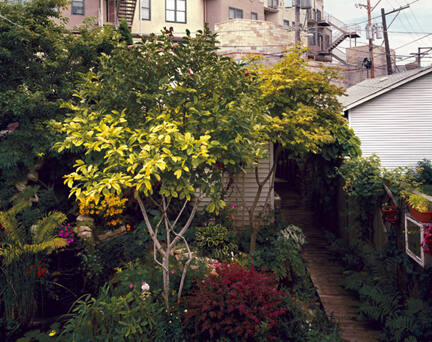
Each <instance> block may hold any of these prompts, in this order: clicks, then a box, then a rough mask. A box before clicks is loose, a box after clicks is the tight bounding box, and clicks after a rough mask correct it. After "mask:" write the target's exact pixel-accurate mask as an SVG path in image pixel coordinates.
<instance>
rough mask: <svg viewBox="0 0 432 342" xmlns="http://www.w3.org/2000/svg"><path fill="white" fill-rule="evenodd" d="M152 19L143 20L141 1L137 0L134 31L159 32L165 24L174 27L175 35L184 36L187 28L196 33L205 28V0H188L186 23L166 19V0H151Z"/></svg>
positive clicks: (138, 32) (140, 32) (144, 32)
mask: <svg viewBox="0 0 432 342" xmlns="http://www.w3.org/2000/svg"><path fill="white" fill-rule="evenodd" d="M150 6H151V17H150V18H151V20H141V19H140V18H141V1H140V0H137V4H136V8H135V16H134V20H133V24H132V33H137V34H145V35H147V34H151V33H155V34H159V33H160V31H161V30H162V29H163V27H164V26H166V27H167V28H169V27H173V29H174V35H175V36H180V37H181V36H184V35H185V33H186V29H188V30H189V31H191V33H196V31H198V30H202V29H203V28H204V0H187V1H186V23H185V24H183V23H173V22H167V21H166V20H165V0H151V5H150Z"/></svg>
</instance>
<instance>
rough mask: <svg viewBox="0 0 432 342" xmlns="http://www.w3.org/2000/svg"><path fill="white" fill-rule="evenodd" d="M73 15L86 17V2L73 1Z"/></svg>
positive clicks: (81, 0) (80, 0) (82, 0)
mask: <svg viewBox="0 0 432 342" xmlns="http://www.w3.org/2000/svg"><path fill="white" fill-rule="evenodd" d="M72 14H73V15H84V0H72Z"/></svg>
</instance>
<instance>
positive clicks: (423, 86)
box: [341, 67, 432, 168]
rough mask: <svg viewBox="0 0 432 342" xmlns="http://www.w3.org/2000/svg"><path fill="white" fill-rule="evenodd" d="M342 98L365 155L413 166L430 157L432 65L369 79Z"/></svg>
mask: <svg viewBox="0 0 432 342" xmlns="http://www.w3.org/2000/svg"><path fill="white" fill-rule="evenodd" d="M347 94H348V96H347V97H344V98H341V102H342V104H343V105H344V110H345V115H346V117H347V119H348V121H349V125H350V126H351V127H352V128H353V129H354V132H355V134H356V135H357V136H358V137H359V138H360V140H361V148H362V151H363V155H364V156H370V155H371V154H373V153H375V154H377V155H378V156H379V157H380V159H381V163H382V166H383V167H385V168H395V167H398V166H414V165H415V164H416V163H417V162H418V161H419V160H422V159H424V158H427V159H432V68H430V67H429V68H420V69H415V70H411V71H408V72H404V73H400V74H394V75H391V76H385V77H380V78H376V79H369V80H366V81H364V82H361V83H359V84H357V85H355V86H353V87H351V88H349V89H348V90H347Z"/></svg>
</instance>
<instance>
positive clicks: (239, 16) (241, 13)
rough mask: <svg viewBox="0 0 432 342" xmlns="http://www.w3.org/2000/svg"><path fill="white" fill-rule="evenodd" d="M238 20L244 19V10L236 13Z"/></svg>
mask: <svg viewBox="0 0 432 342" xmlns="http://www.w3.org/2000/svg"><path fill="white" fill-rule="evenodd" d="M236 18H243V10H237V11H236Z"/></svg>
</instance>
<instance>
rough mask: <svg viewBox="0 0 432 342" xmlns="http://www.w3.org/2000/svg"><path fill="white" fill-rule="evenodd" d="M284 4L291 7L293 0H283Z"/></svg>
mask: <svg viewBox="0 0 432 342" xmlns="http://www.w3.org/2000/svg"><path fill="white" fill-rule="evenodd" d="M284 5H285V7H293V0H285V1H284Z"/></svg>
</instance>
